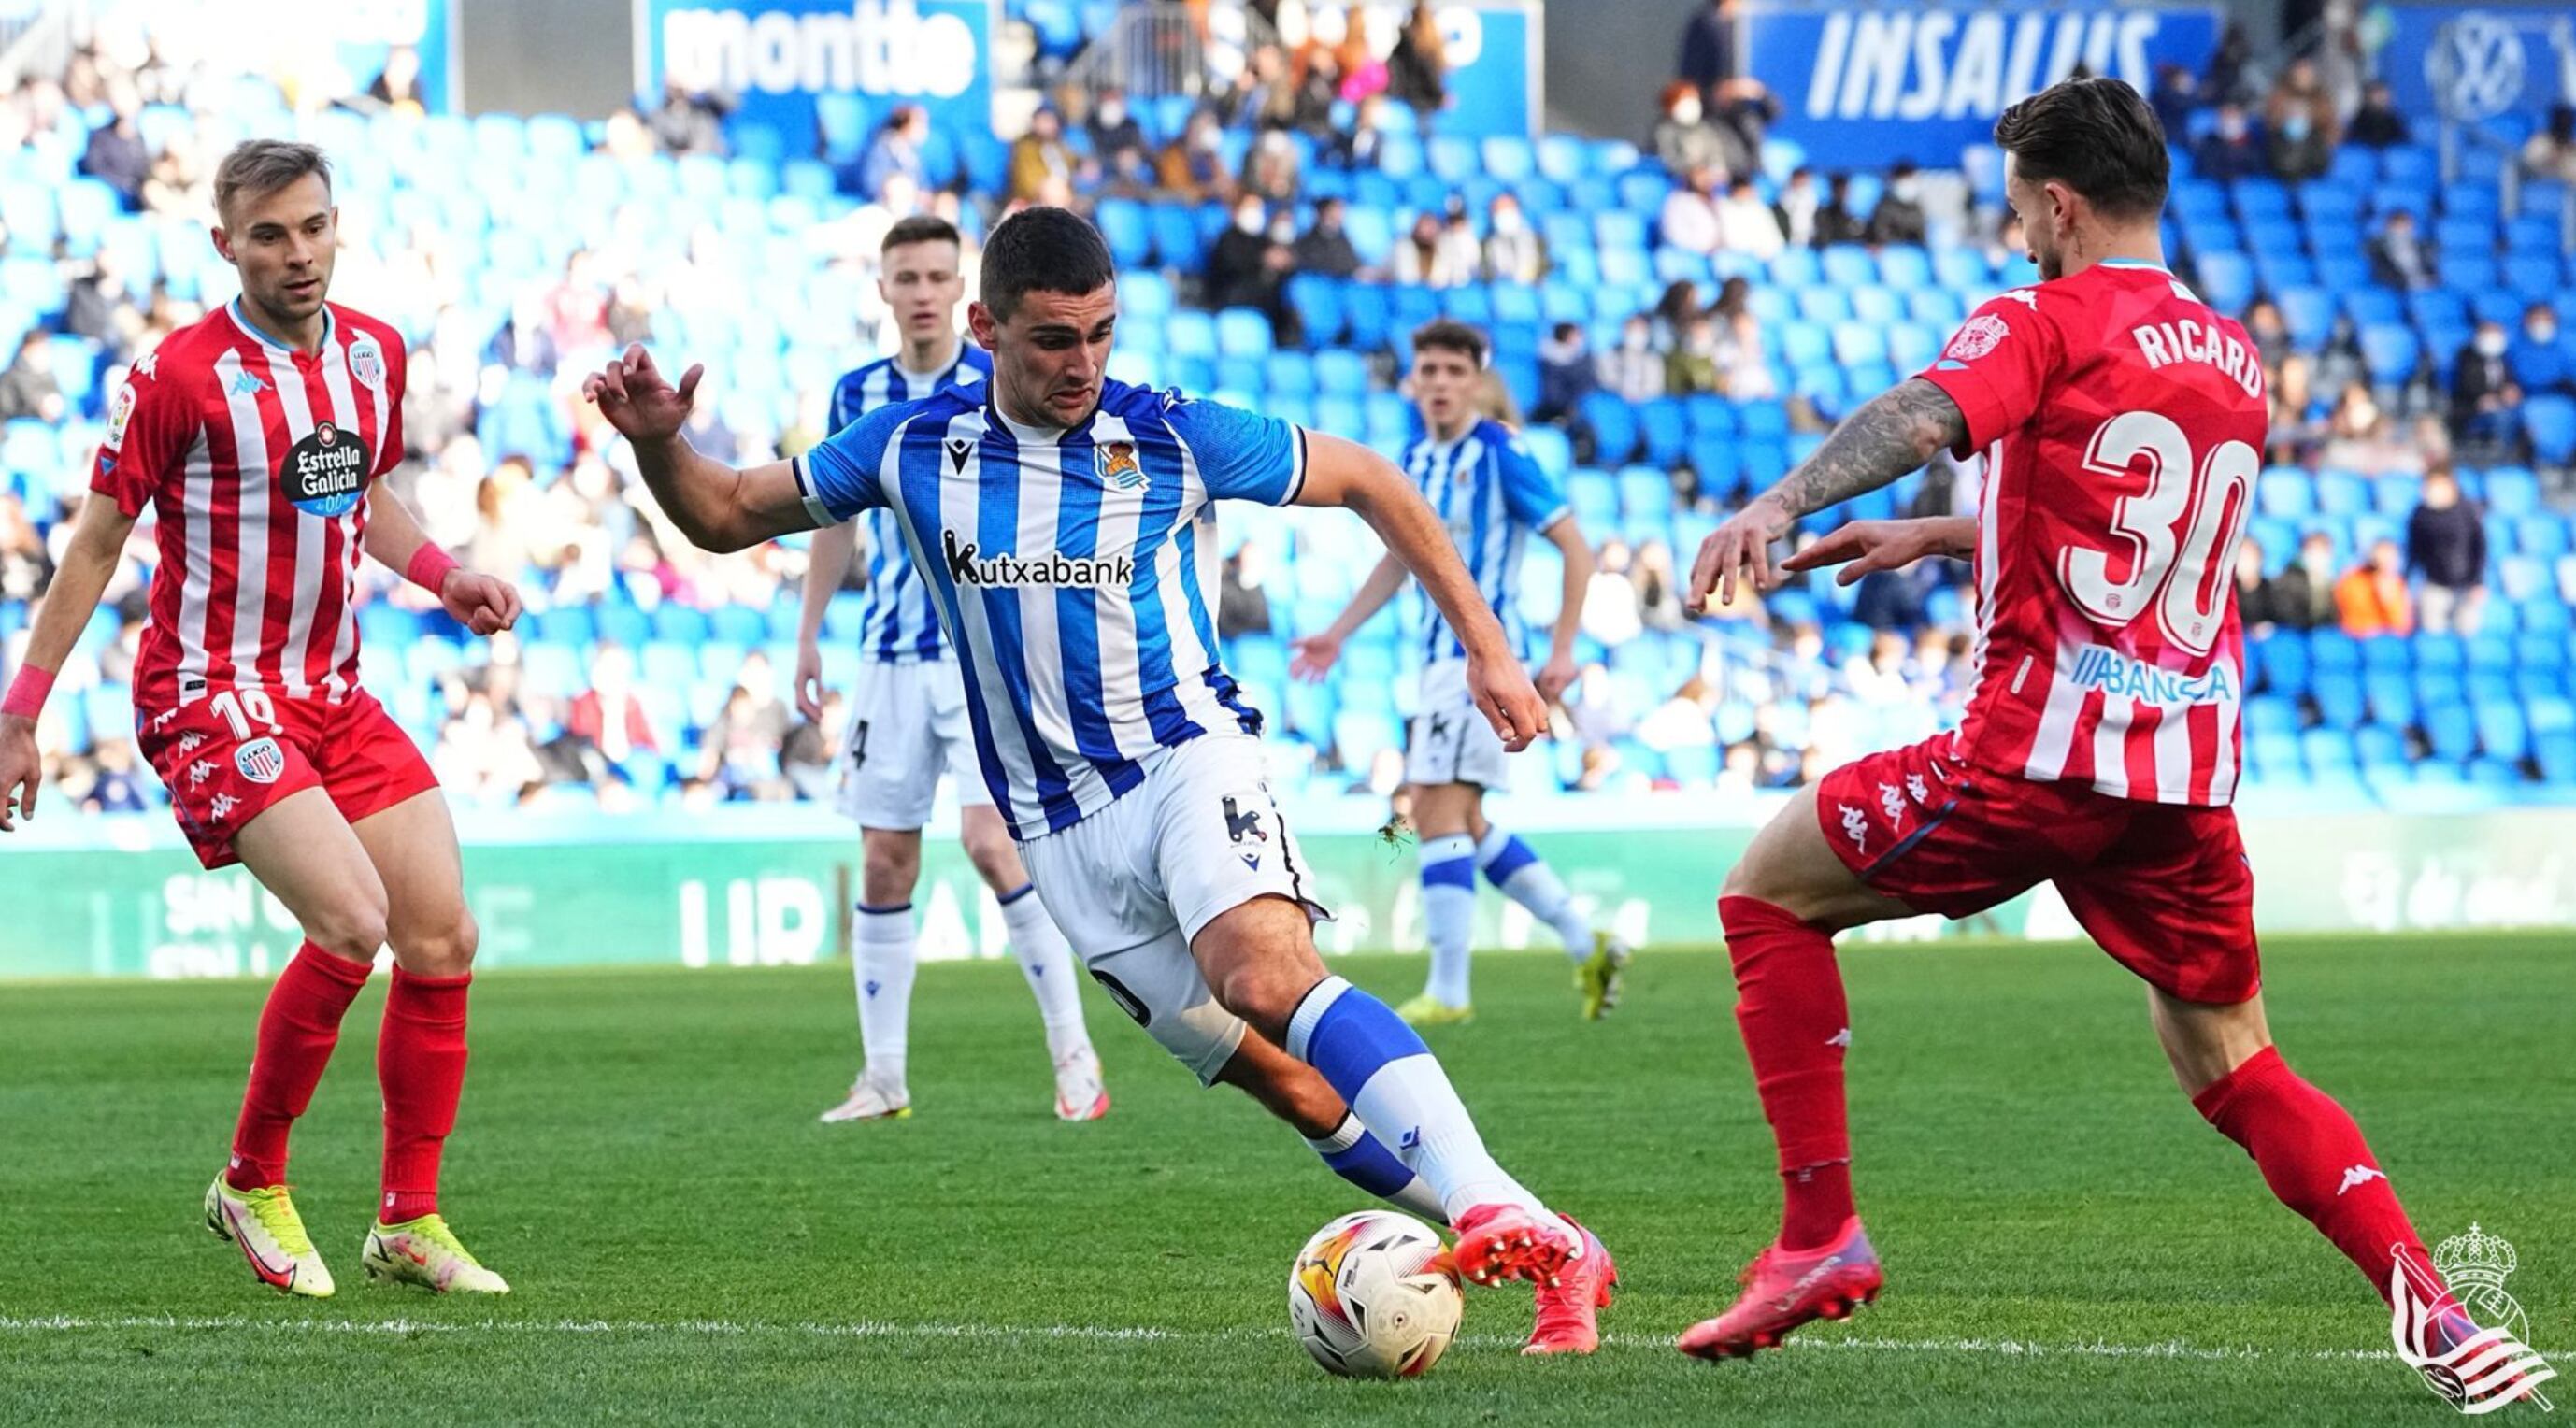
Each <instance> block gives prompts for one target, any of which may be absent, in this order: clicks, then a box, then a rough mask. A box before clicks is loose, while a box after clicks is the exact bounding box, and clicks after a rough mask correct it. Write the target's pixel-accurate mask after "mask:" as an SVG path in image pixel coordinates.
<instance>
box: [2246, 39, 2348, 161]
mask: <svg viewBox="0 0 2576 1428" xmlns="http://www.w3.org/2000/svg"><path fill="white" fill-rule="evenodd" d="M2302 115H2304V116H2306V119H2307V123H2306V125H2305V126H2304V128H2303V129H2301V130H2300V132H2301V134H2302V136H2303V137H2305V136H2313V137H2314V138H2315V139H2316V140H2317V141H2318V142H2319V143H2321V144H2322V145H2323V146H2324V147H2325V149H2326V151H2327V152H2328V153H2332V152H2333V151H2334V146H2335V145H2336V144H2337V143H2339V142H2341V141H2342V139H2343V115H2342V114H2341V112H2339V111H2338V110H2337V109H2336V107H2335V101H2334V95H2333V93H2332V92H2331V91H2329V90H2328V89H2327V88H2326V83H2325V77H2324V76H2323V75H2322V74H2320V73H2319V72H2318V69H2317V62H2316V61H2315V60H2314V59H2312V58H2309V57H2307V56H2304V55H2303V56H2301V57H2300V58H2298V59H2294V60H2292V61H2290V62H2289V63H2288V64H2287V65H2284V66H2282V68H2281V76H2280V78H2278V79H2276V80H2274V81H2273V82H2272V92H2271V93H2270V94H2268V95H2266V96H2264V99H2263V127H2264V129H2265V130H2266V131H2267V132H2269V133H2270V134H2272V135H2273V136H2274V137H2275V139H2277V138H2278V137H2279V136H2280V135H2281V134H2282V133H2283V132H2284V131H2287V130H2290V129H2292V128H2293V127H2294V125H2293V121H2294V120H2295V119H2297V118H2298V117H2299V116H2302Z"/></svg>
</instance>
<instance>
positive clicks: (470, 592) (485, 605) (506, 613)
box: [438, 566, 519, 636]
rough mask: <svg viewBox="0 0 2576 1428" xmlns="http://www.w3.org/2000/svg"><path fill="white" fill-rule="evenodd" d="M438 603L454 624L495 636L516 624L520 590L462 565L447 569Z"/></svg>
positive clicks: (497, 577)
mask: <svg viewBox="0 0 2576 1428" xmlns="http://www.w3.org/2000/svg"><path fill="white" fill-rule="evenodd" d="M438 603H439V604H441V605H443V606H445V607H446V608H447V613H448V614H450V615H452V616H454V617H455V619H456V623H458V624H460V625H463V626H464V627H465V628H467V629H469V630H472V631H473V632H474V633H476V634H478V635H484V636H491V635H497V634H499V633H501V632H502V631H503V630H506V629H508V628H510V627H511V626H512V625H515V624H517V623H519V592H518V591H517V590H515V589H512V588H511V586H510V582H509V581H507V580H503V579H501V578H500V577H499V576H497V575H483V574H480V573H478V572H475V571H471V570H467V569H465V568H464V567H463V566H458V567H457V568H456V569H454V570H451V571H449V572H447V578H446V579H445V580H442V581H440V582H439V585H438Z"/></svg>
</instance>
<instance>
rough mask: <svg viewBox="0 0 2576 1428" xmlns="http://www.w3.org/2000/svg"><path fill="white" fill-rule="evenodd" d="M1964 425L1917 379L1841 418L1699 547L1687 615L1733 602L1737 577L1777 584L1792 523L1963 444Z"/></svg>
mask: <svg viewBox="0 0 2576 1428" xmlns="http://www.w3.org/2000/svg"><path fill="white" fill-rule="evenodd" d="M1967 436H1968V421H1967V418H1966V417H1964V416H1962V415H1961V414H1960V412H1959V407H1958V404H1957V403H1956V402H1953V401H1952V400H1950V394H1949V393H1947V392H1944V391H1942V390H1941V389H1940V388H1939V387H1936V386H1934V385H1932V384H1931V383H1930V382H1927V381H1924V380H1923V379H1922V378H1920V377H1915V378H1910V379H1908V380H1906V381H1903V382H1899V383H1898V384H1896V385H1895V386H1894V387H1892V388H1889V389H1888V390H1887V391H1885V392H1882V393H1880V394H1879V395H1878V396H1877V397H1874V398H1872V399H1871V400H1870V402H1869V403H1868V404H1867V405H1865V406H1863V407H1862V408H1861V409H1860V410H1859V411H1856V412H1853V413H1852V414H1851V415H1850V416H1848V417H1846V418H1844V419H1843V424H1842V425H1840V426H1838V427H1835V428H1834V431H1833V434H1832V435H1831V436H1828V437H1826V438H1825V444H1824V445H1823V446H1820V447H1818V448H1816V454H1815V455H1813V456H1810V457H1808V458H1807V459H1806V460H1805V461H1803V462H1801V463H1799V465H1798V469H1796V470H1794V471H1792V472H1790V473H1789V474H1788V475H1786V476H1784V477H1782V478H1780V482H1779V484H1778V485H1775V486H1773V487H1772V488H1771V489H1770V490H1768V491H1765V492H1763V493H1762V494H1761V495H1759V496H1757V497H1755V498H1754V499H1753V503H1752V504H1751V505H1748V506H1746V507H1745V508H1744V509H1743V510H1741V511H1738V512H1736V513H1735V515H1734V516H1733V517H1731V518H1729V519H1728V521H1727V522H1726V524H1725V525H1722V526H1720V527H1718V528H1717V531H1716V533H1715V534H1713V535H1711V536H1710V537H1709V538H1708V539H1707V541H1706V542H1704V543H1702V544H1701V546H1700V548H1699V559H1698V560H1697V561H1696V562H1695V563H1694V564H1693V565H1692V567H1691V594H1690V603H1691V608H1692V609H1694V610H1696V609H1698V608H1699V607H1700V605H1701V604H1702V603H1704V602H1705V601H1706V600H1707V599H1708V597H1709V595H1710V593H1711V592H1712V591H1714V592H1716V593H1717V594H1718V596H1719V598H1720V599H1722V600H1733V599H1734V598H1735V584H1736V581H1737V579H1738V578H1739V577H1741V578H1743V579H1744V580H1746V581H1747V582H1748V583H1750V584H1751V585H1752V587H1753V588H1754V589H1756V590H1768V589H1770V588H1771V587H1773V586H1774V585H1777V584H1778V583H1779V582H1780V579H1781V573H1780V572H1779V571H1778V570H1776V569H1774V568H1773V566H1772V564H1771V545H1772V542H1774V541H1777V540H1779V539H1780V538H1781V537H1783V536H1785V535H1787V534H1788V533H1789V529H1790V527H1792V526H1794V525H1796V524H1797V521H1798V518H1799V517H1800V516H1803V515H1806V514H1808V513H1810V512H1813V511H1821V510H1823V509H1824V508H1826V507H1827V506H1832V505H1836V504H1839V503H1841V502H1843V501H1848V500H1850V499H1851V498H1852V497H1854V496H1859V495H1865V494H1867V493H1868V492H1871V491H1875V490H1877V489H1878V488H1879V487H1881V486H1884V485H1886V484H1887V483H1888V482H1890V481H1893V480H1895V479H1896V478H1897V477H1899V476H1902V475H1904V474H1905V473H1907V472H1909V471H1912V470H1915V469H1916V468H1918V467H1920V466H1922V465H1923V463H1925V462H1927V461H1929V460H1931V459H1932V458H1933V456H1934V455H1936V454H1937V453H1939V452H1942V451H1945V450H1948V449H1949V448H1951V447H1954V446H1957V445H1958V444H1959V443H1960V442H1962V441H1965V440H1966V439H1967Z"/></svg>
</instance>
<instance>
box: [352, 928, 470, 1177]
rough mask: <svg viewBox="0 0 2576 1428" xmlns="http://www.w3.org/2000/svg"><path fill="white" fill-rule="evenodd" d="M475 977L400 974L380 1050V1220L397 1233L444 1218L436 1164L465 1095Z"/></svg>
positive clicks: (388, 1002)
mask: <svg viewBox="0 0 2576 1428" xmlns="http://www.w3.org/2000/svg"><path fill="white" fill-rule="evenodd" d="M473 980H474V978H473V975H472V974H471V973H468V974H466V975H464V976H457V977H415V976H413V975H411V974H410V973H408V972H405V971H404V970H402V969H401V968H400V967H397V968H395V969H394V986H393V990H392V991H391V992H390V993H388V994H387V995H386V997H385V1027H384V1033H383V1035H382V1036H380V1037H379V1038H378V1039H377V1042H376V1079H377V1081H378V1082H380V1083H381V1084H382V1085H383V1087H384V1092H385V1185H384V1188H385V1198H384V1206H383V1209H382V1212H381V1213H380V1214H379V1216H378V1218H379V1219H380V1220H381V1221H382V1222H383V1223H385V1224H388V1225H396V1224H400V1223H402V1222H403V1221H405V1220H410V1219H416V1218H418V1217H420V1216H422V1215H434V1214H436V1213H438V1158H439V1152H440V1151H441V1150H443V1149H445V1147H446V1145H447V1133H448V1132H449V1131H451V1130H454V1129H455V1128H456V1101H457V1098H458V1097H459V1096H460V1095H462V1094H463V1093H464V1090H465V989H466V987H467V986H468V985H469V984H471V983H472V982H473Z"/></svg>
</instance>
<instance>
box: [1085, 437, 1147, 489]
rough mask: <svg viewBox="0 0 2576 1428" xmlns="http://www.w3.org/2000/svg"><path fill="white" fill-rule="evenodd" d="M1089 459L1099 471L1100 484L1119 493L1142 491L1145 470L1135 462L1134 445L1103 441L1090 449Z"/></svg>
mask: <svg viewBox="0 0 2576 1428" xmlns="http://www.w3.org/2000/svg"><path fill="white" fill-rule="evenodd" d="M1091 459H1092V464H1093V465H1095V466H1097V467H1098V468H1099V469H1100V481H1101V484H1103V485H1106V486H1115V487H1117V488H1118V489H1119V490H1121V491H1137V490H1142V489H1144V486H1145V468H1144V467H1143V466H1142V465H1141V464H1139V463H1138V462H1137V460H1136V443H1134V442H1132V441H1104V442H1102V443H1101V444H1100V445H1098V446H1096V447H1093V448H1092V452H1091Z"/></svg>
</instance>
